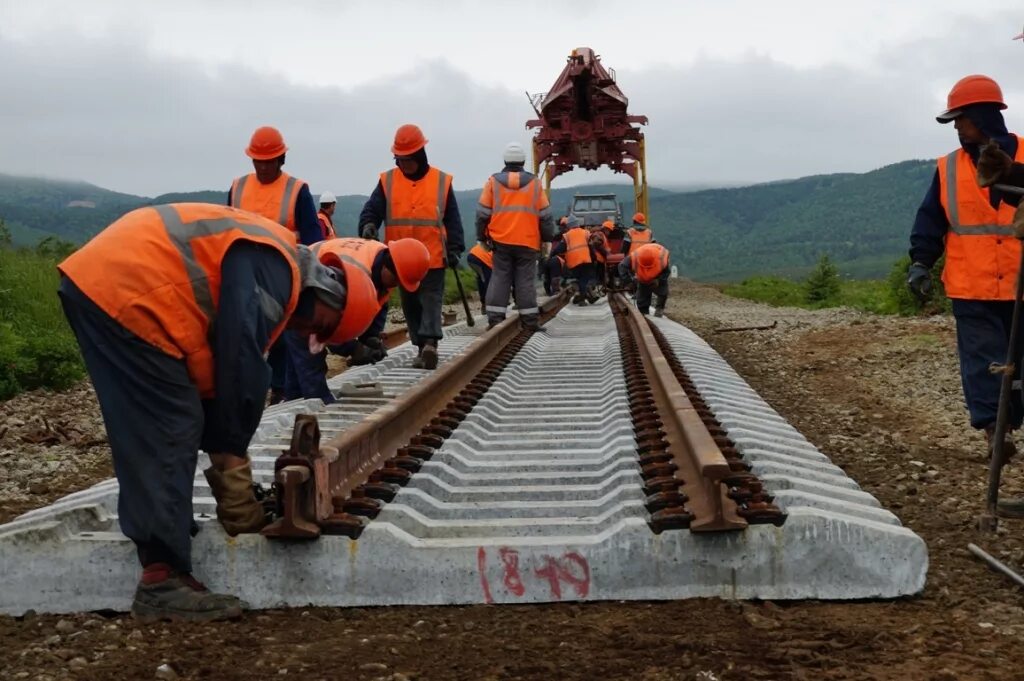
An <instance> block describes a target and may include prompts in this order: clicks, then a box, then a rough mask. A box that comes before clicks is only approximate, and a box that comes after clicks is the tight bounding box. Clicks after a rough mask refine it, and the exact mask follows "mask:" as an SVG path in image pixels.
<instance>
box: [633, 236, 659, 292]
mask: <svg viewBox="0 0 1024 681" xmlns="http://www.w3.org/2000/svg"><path fill="white" fill-rule="evenodd" d="M652 250H653V251H656V252H657V256H658V265H657V267H655V268H650V269H648V268H644V267H641V266H640V254H641V253H649V252H651V251H652ZM629 269H631V270H633V272H635V273H636V278H637V281H639V282H640V283H641V284H650V283H652V282H653V281H655V280H656V279H657V278H658V277H660V276H661V275H662V274H663V273H664V272H665V270H667V269H668V249H667V248H665V247H664V246H662V245H661V244H644V245H643V246H641V247H640V248H638V249H636V250H635V251H634V250H630V252H629Z"/></svg>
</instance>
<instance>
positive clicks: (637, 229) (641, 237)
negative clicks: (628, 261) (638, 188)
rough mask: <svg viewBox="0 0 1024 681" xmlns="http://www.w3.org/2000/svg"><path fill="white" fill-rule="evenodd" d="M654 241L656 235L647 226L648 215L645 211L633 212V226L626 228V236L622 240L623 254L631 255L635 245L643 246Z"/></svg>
mask: <svg viewBox="0 0 1024 681" xmlns="http://www.w3.org/2000/svg"><path fill="white" fill-rule="evenodd" d="M652 241H654V235H653V234H651V230H650V229H648V227H647V216H646V215H644V214H643V213H634V214H633V226H632V227H630V228H629V229H628V230H626V236H625V238H624V239H623V240H622V255H624V256H626V255H629V250H630V249H631V248H633V247H634V246H642V245H644V244H649V243H651V242H652Z"/></svg>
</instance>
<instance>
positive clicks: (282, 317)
mask: <svg viewBox="0 0 1024 681" xmlns="http://www.w3.org/2000/svg"><path fill="white" fill-rule="evenodd" d="M58 269H59V270H60V273H61V275H62V277H61V283H60V289H59V295H60V299H61V303H62V305H63V307H64V313H65V315H66V316H67V319H68V322H69V323H70V324H71V328H72V329H73V330H74V333H75V336H76V338H77V339H78V344H79V346H80V347H81V350H82V356H83V358H84V359H85V365H86V368H87V369H88V372H89V375H90V377H91V378H92V383H93V387H94V388H95V390H96V398H97V400H98V401H99V404H100V409H101V411H102V413H103V420H104V424H105V425H106V429H107V437H108V439H109V442H110V450H111V453H112V455H113V460H114V472H115V474H116V475H117V479H118V482H119V483H120V487H121V491H120V496H119V499H118V517H119V522H120V526H121V531H122V532H124V534H125V535H127V536H128V537H129V538H130V539H131V540H132V541H133V542H134V543H135V546H136V549H137V552H138V557H139V561H140V563H141V564H142V568H143V571H142V579H141V581H140V583H139V585H138V588H137V590H136V592H135V599H134V602H133V604H132V612H133V613H134V614H135V615H136V616H138V617H142V618H147V619H153V618H156V619H160V618H176V619H186V620H213V619H222V618H226V617H235V616H238V615H239V614H240V613H241V605H240V601H239V600H238V599H236V598H234V597H232V596H226V595H219V594H214V593H211V592H209V591H207V590H206V588H205V587H203V585H202V584H200V583H199V582H198V581H196V580H195V579H194V578H193V577H192V562H191V534H194V532H195V531H196V529H197V528H196V526H195V523H194V522H193V517H192V486H193V477H194V475H195V468H196V457H197V452H198V450H199V449H200V448H202V449H203V451H205V452H207V453H209V455H210V461H211V463H212V466H211V467H210V468H208V469H207V470H206V478H207V480H208V481H209V483H210V487H211V489H212V490H213V494H214V497H215V498H216V499H217V517H218V518H219V519H220V522H221V524H222V525H223V526H224V529H225V530H226V531H227V532H228V533H229V534H232V535H234V534H238V533H239V532H243V531H256V530H259V529H260V528H261V527H262V526H263V524H264V522H265V519H264V515H263V510H262V507H261V505H260V504H259V502H257V501H256V498H255V496H254V495H253V490H252V471H251V470H250V467H249V459H248V457H247V453H246V451H247V449H248V446H249V440H250V438H251V437H252V434H253V432H254V431H255V430H256V427H257V425H259V422H260V416H261V415H262V413H263V405H264V402H265V397H266V393H267V386H268V384H269V382H270V370H269V368H268V367H267V364H266V362H265V360H264V358H263V354H264V352H266V349H267V348H268V347H269V346H270V344H271V343H272V342H273V340H274V339H275V338H277V337H278V335H279V334H280V333H281V332H282V331H283V330H284V329H285V328H289V329H293V330H295V331H297V332H299V333H301V334H302V335H304V336H306V337H307V338H308V339H309V342H311V343H318V342H321V341H323V340H326V339H327V338H329V337H330V336H331V334H332V333H334V331H335V328H336V327H337V325H338V323H339V322H340V320H341V319H342V318H343V315H344V314H345V311H346V309H347V303H346V299H348V300H351V299H350V298H348V295H347V291H346V287H345V282H344V274H343V273H342V272H340V271H337V270H332V269H330V268H327V267H324V266H323V265H321V264H320V263H318V262H317V261H316V259H315V258H314V257H313V256H312V254H311V253H310V251H309V249H308V248H306V247H305V246H301V245H298V244H297V243H296V239H295V233H294V232H291V231H289V230H287V229H285V228H283V227H281V226H280V225H278V224H277V223H276V222H273V221H271V220H267V219H265V218H263V217H260V216H259V215H255V214H253V213H247V212H244V211H240V210H236V209H234V208H230V207H227V206H215V205H210V204H202V203H178V204H168V205H161V206H150V207H146V208H139V209H137V210H134V211H132V212H130V213H128V214H126V215H124V216H123V217H121V218H120V219H118V220H117V221H116V222H114V223H113V224H111V225H110V226H109V227H107V228H106V229H105V230H103V231H102V232H100V233H99V234H98V235H97V236H96V237H94V238H93V239H92V240H91V241H90V242H89V243H87V244H86V245H85V246H83V247H82V248H80V249H79V250H78V251H76V252H75V253H74V254H72V255H71V256H69V257H68V258H67V259H66V260H64V261H63V262H62V263H61V264H60V265H59V267H58Z"/></svg>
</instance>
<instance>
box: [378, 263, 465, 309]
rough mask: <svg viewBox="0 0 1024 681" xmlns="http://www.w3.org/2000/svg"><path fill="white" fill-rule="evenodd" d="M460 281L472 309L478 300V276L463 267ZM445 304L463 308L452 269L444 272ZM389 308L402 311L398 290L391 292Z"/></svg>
mask: <svg viewBox="0 0 1024 681" xmlns="http://www.w3.org/2000/svg"><path fill="white" fill-rule="evenodd" d="M459 279H460V280H462V288H463V289H464V290H465V291H466V297H467V298H468V299H469V304H470V307H472V305H473V301H474V300H476V275H475V274H474V273H473V270H471V269H469V268H468V267H462V268H460V269H459ZM444 304H445V305H458V306H459V307H461V306H462V298H461V297H460V296H459V288H458V286H456V285H455V273H454V272H452V270H451V268H449V269H447V270H445V272H444ZM388 307H389V308H391V309H392V310H400V309H402V303H401V302H400V301H399V299H398V289H397V288H396V289H395V290H393V291H392V292H391V298H390V299H389V300H388Z"/></svg>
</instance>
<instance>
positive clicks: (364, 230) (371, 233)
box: [359, 223, 377, 239]
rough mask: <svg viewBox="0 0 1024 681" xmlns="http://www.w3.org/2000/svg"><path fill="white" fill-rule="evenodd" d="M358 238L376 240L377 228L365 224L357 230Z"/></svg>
mask: <svg viewBox="0 0 1024 681" xmlns="http://www.w3.org/2000/svg"><path fill="white" fill-rule="evenodd" d="M359 236H361V237H363V238H364V239H376V238H377V226H376V225H371V224H370V223H366V224H365V225H363V226H362V227H360V228H359Z"/></svg>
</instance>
